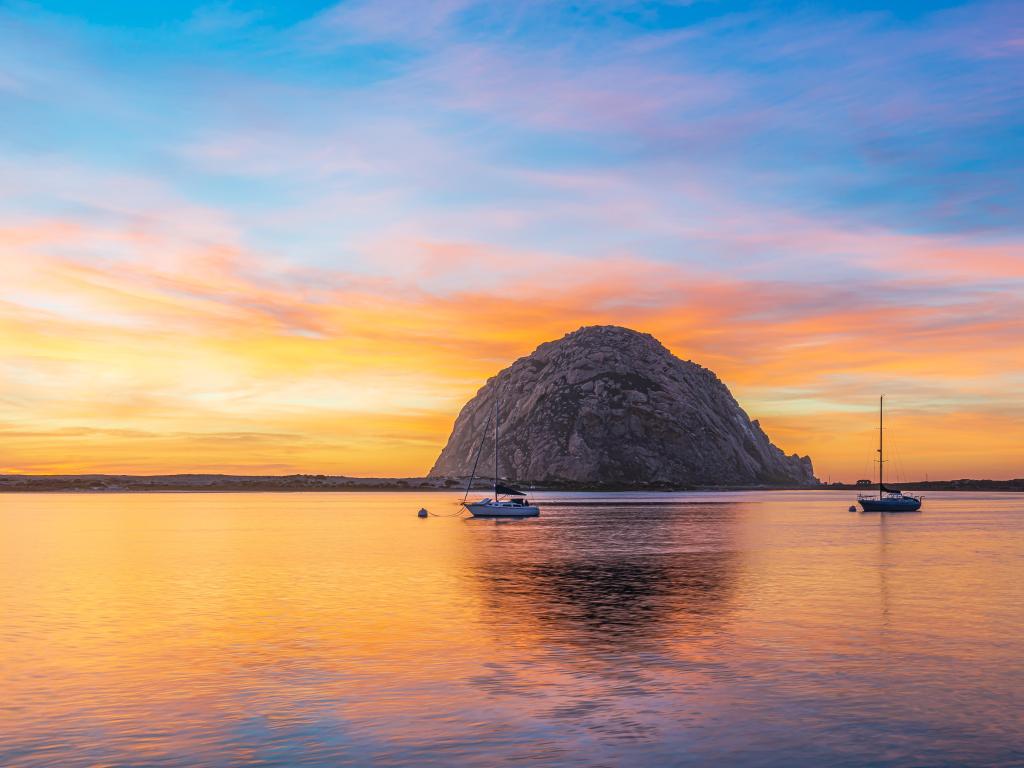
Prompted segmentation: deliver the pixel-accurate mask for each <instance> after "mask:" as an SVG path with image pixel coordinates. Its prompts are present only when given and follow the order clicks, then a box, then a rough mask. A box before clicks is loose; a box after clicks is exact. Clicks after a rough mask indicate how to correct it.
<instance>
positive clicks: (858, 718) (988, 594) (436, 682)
mask: <svg viewBox="0 0 1024 768" xmlns="http://www.w3.org/2000/svg"><path fill="white" fill-rule="evenodd" d="M850 495H851V494H843V493H834V492H776V493H742V494H740V493H737V494H652V495H636V494H633V495H592V494H541V495H539V496H538V497H537V498H538V500H540V501H541V502H542V504H543V502H545V500H546V501H547V502H548V503H547V504H543V512H542V516H541V517H540V518H539V519H536V520H529V521H516V522H493V521H485V520H468V521H466V520H459V519H439V518H434V517H432V518H429V519H426V520H421V519H419V518H417V517H416V510H417V509H418V508H419V507H420V506H426V507H428V508H429V509H431V510H432V511H435V512H439V513H449V512H451V511H453V510H454V509H455V507H454V506H453V500H454V498H455V497H454V496H448V495H446V494H430V493H424V494H417V493H366V494H354V493H353V494H192V495H188V494H159V495H60V494H54V495H25V496H10V495H9V496H4V497H0V616H2V619H0V621H2V624H0V765H5V766H85V765H140V766H141V765H145V766H165V765H175V766H178V765H180V766H195V765H203V766H229V765H240V764H252V765H282V766H286V765H323V766H329V765H331V766H333V765H369V764H374V765H410V766H423V765H445V766H447V765H479V766H491V765H500V764H514V763H518V764H522V763H529V762H533V763H537V764H543V765H651V766H662V765H690V764H694V765H699V764H708V763H719V764H726V763H729V764H749V765H780V766H792V765H815V766H817V765H825V764H828V765H863V764H873V765H960V764H982V763H984V764H991V763H1003V764H1008V763H1017V764H1020V763H1022V762H1024V725H1022V723H1021V718H1020V712H1021V711H1024V695H1022V691H1024V665H1022V661H1021V660H1022V658H1024V588H1022V586H1021V585H1022V582H1024V496H1021V495H1017V496H1015V495H1010V494H1005V495H1002V494H942V493H936V494H930V495H928V497H927V498H926V500H925V507H924V512H923V513H921V514H903V515H888V516H879V515H864V514H858V513H849V512H847V511H846V507H847V506H848V505H849V503H850ZM595 501H599V502H601V503H599V504H594V503H593V502H595Z"/></svg>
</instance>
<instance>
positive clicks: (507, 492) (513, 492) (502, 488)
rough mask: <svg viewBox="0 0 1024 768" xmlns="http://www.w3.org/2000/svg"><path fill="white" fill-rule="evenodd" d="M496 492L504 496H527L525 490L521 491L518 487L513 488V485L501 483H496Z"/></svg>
mask: <svg viewBox="0 0 1024 768" xmlns="http://www.w3.org/2000/svg"><path fill="white" fill-rule="evenodd" d="M494 492H495V493H498V494H501V495H502V496H525V495H526V493H524V492H523V491H520V490H519V489H518V488H513V487H511V486H508V485H501V484H500V483H495V485H494Z"/></svg>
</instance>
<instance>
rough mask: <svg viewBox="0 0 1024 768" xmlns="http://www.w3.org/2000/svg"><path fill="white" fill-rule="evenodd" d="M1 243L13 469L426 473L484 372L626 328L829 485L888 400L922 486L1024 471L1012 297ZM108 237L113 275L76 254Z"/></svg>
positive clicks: (458, 250)
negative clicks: (352, 269)
mask: <svg viewBox="0 0 1024 768" xmlns="http://www.w3.org/2000/svg"><path fill="white" fill-rule="evenodd" d="M0 237H2V238H3V239H2V240H0V249H2V250H0V253H2V254H3V257H4V259H5V262H6V261H7V260H10V262H11V263H12V264H16V265H17V267H16V268H15V269H13V270H12V274H11V277H10V278H9V280H8V282H7V284H6V286H5V287H4V289H3V292H2V294H0V351H2V353H3V362H2V363H0V368H2V374H3V376H2V379H0V435H2V436H3V440H2V444H3V453H2V454H0V470H2V471H9V472H10V471H32V472H44V471H45V472H53V471H61V472H78V471H125V472H168V471H214V470H222V471H232V472H251V473H260V472H295V471H308V472H330V473H347V474H359V475H405V476H409V475H418V474H422V473H423V472H425V471H426V470H427V469H428V468H429V466H430V464H431V463H432V461H433V459H434V457H435V455H436V453H437V451H438V450H439V449H440V447H441V445H442V444H443V442H444V440H445V439H446V437H447V434H448V431H449V430H450V427H451V423H452V422H453V420H454V417H455V415H456V414H457V412H458V409H459V408H460V406H461V404H462V403H463V402H464V401H465V400H466V399H468V398H469V397H470V396H471V395H472V394H473V393H474V392H475V391H476V389H477V388H478V387H479V386H481V385H482V383H483V382H484V381H485V380H486V378H487V377H488V376H490V375H492V374H493V373H495V372H496V371H497V370H499V369H500V368H501V367H504V366H505V365H507V364H508V363H509V362H510V361H511V360H513V359H514V358H515V357H517V356H520V355H523V354H527V353H529V352H530V351H531V350H532V349H533V348H534V347H535V346H536V345H537V344H538V343H540V342H542V341H545V340H548V339H552V338H556V337H558V336H560V335H562V334H563V333H565V332H567V331H569V330H573V329H575V328H576V327H579V326H580V325H585V324H590V323H618V324H623V325H628V326H631V327H635V328H638V329H641V330H645V331H649V332H651V333H653V334H654V335H655V336H657V337H658V338H660V339H662V340H663V341H664V342H665V343H666V344H667V345H668V346H669V347H670V348H671V349H672V350H673V351H674V352H676V353H677V354H679V355H680V356H682V357H686V358H691V359H694V360H695V361H697V362H699V363H701V364H704V365H706V366H708V367H710V368H712V369H713V370H714V371H716V372H717V373H718V374H719V375H720V376H721V378H722V379H723V380H724V381H725V382H726V383H727V384H728V385H729V386H730V387H731V388H732V389H733V392H734V393H735V394H736V395H737V398H738V399H739V400H740V402H741V404H742V405H744V407H745V408H746V409H747V411H748V412H749V413H750V415H751V416H752V417H753V418H760V419H761V420H762V423H763V424H764V426H765V428H766V430H767V431H768V433H769V435H771V436H772V437H773V438H774V439H775V440H776V442H777V443H778V444H779V445H780V446H781V447H783V448H784V449H785V450H787V451H796V452H799V453H809V454H810V455H811V456H812V457H814V458H815V460H816V467H817V470H818V473H819V475H826V474H831V475H832V476H833V477H844V478H846V479H852V478H853V476H854V475H860V474H862V473H863V472H862V467H861V465H862V463H863V456H864V454H865V449H864V445H861V443H864V440H862V439H861V438H862V437H864V436H865V435H869V434H870V430H871V425H872V424H873V417H872V415H871V412H872V408H873V403H874V402H875V400H874V398H875V397H876V396H877V394H878V393H879V392H880V391H882V390H883V389H885V390H887V391H889V392H890V394H892V395H893V396H894V408H903V409H905V410H906V413H907V416H906V423H905V427H906V429H905V431H906V433H907V436H908V440H909V438H910V436H911V435H912V436H913V440H912V442H909V445H910V450H908V451H907V453H908V454H909V455H910V456H912V458H909V457H908V462H909V466H910V467H911V468H912V469H913V470H914V471H916V472H918V473H919V474H920V473H923V472H925V471H927V472H930V474H931V476H933V477H937V476H944V475H945V476H949V475H957V476H968V475H975V476H977V475H986V476H993V477H1007V476H1019V475H1020V474H1022V472H1021V471H1020V468H1019V467H1015V466H1014V462H1015V461H1016V460H1015V459H1014V458H1013V457H1014V456H1017V455H1019V454H1020V450H1019V448H1020V446H1024V423H1022V418H1021V414H1020V412H1019V410H1017V411H1013V410H1012V409H1011V408H1010V407H1009V406H1010V404H1012V403H1015V402H1017V391H1018V390H1019V386H1020V383H1021V371H1020V370H1019V364H1017V368H1016V369H1015V368H1014V363H1013V362H1012V361H1019V360H1024V325H1022V320H1021V319H1020V318H1021V317H1024V313H1022V309H1024V307H1022V306H1021V304H1022V301H1021V297H1020V295H1019V294H1018V293H1015V292H1014V291H1013V290H1011V289H1009V288H1007V289H1005V290H1002V291H995V290H992V289H986V290H984V291H982V290H973V289H971V288H970V287H969V286H967V287H957V288H956V289H955V290H954V289H950V288H949V287H948V286H947V285H946V284H944V283H941V282H940V283H936V282H935V281H931V282H927V281H922V282H916V283H915V282H906V281H904V282H902V283H893V282H890V283H888V284H885V283H880V284H878V285H856V286H836V285H825V286H822V285H808V284H803V283H796V282H784V281H781V280H780V281H777V282H767V281H749V280H748V281H744V280H741V279H734V280H727V279H722V278H720V277H710V276H708V275H706V274H703V273H700V272H698V271H695V270H692V269H690V270H687V269H682V268H680V267H677V266H674V265H670V264H665V263H659V262H653V261H648V260H643V259H637V258H631V257H626V256H623V257H617V258H608V259H604V260H595V261H590V262H586V261H584V260H582V259H579V258H570V257H559V256H554V255H552V256H551V257H550V258H549V257H546V256H545V255H544V254H524V255H523V257H522V258H521V259H518V260H517V258H516V254H515V253H512V252H508V251H503V252H500V253H498V254H497V255H494V254H493V253H491V252H490V251H489V250H488V249H487V248H486V247H485V246H479V245H477V246H472V245H459V246H451V245H448V244H444V243H440V244H425V247H426V250H427V254H428V259H429V260H430V262H429V263H430V264H432V265H433V266H434V267H437V268H438V269H439V270H440V273H441V275H442V276H444V275H445V274H448V273H447V272H446V271H445V270H449V271H450V272H451V273H453V274H454V273H457V272H458V270H459V268H460V267H461V266H463V265H464V263H465V260H466V259H467V258H471V259H473V260H476V261H479V262H481V263H483V264H485V265H486V264H487V263H488V261H489V260H491V261H499V262H500V263H501V265H502V275H501V280H500V281H499V282H500V284H499V285H495V284H493V283H491V284H484V283H482V282H481V283H480V284H478V285H475V286H474V288H473V289H472V290H467V289H465V288H462V289H457V288H455V287H454V286H455V285H457V284H456V283H454V280H453V281H452V286H453V287H448V286H447V285H445V284H444V283H446V280H441V281H440V282H441V283H442V285H440V286H437V287H433V288H432V289H431V290H429V291H428V290H426V289H425V288H423V287H422V281H421V280H420V278H419V277H418V276H417V275H415V274H414V275H413V276H412V277H409V278H402V277H399V276H393V277H372V276H359V277H357V276H355V275H353V274H349V273H344V272H337V271H334V272H332V271H329V270H321V271H318V272H313V271H309V270H305V271H300V270H296V269H291V268H288V267H287V266H285V265H281V264H279V263H275V262H274V261H272V260H270V259H267V258H264V257H260V256H258V255H255V254H251V253H249V252H246V251H244V250H242V249H239V248H236V247H224V246H216V245H209V244H202V243H200V244H194V243H188V242H186V241H178V240H175V239H173V238H170V239H169V236H167V235H166V234H164V235H154V234H153V233H152V232H140V233H134V234H132V233H130V234H128V235H124V234H122V233H117V232H114V233H110V232H105V231H102V230H90V229H89V228H86V227H83V226H81V225H77V224H72V223H66V222H48V223H43V224H40V225H38V226H35V227H28V228H21V229H18V230H5V231H3V233H2V234H0ZM114 241H118V242H120V244H121V245H122V246H125V247H127V251H125V252H124V253H122V254H120V255H119V256H118V257H117V258H109V259H107V260H104V261H100V262H98V261H97V260H96V259H95V258H85V257H76V256H75V255H73V254H74V252H75V249H78V250H79V251H81V252H88V253H92V252H94V251H95V249H96V248H97V247H99V246H102V245H103V244H108V243H111V242H114ZM69 253H70V254H72V255H69ZM168 254H170V256H169V255H168ZM982 255H983V256H984V253H983V254H982ZM157 256H159V258H158V257H157ZM517 270H518V271H517ZM1001 406H1005V407H1004V408H1003V410H1002V411H1001V410H1000V408H1001ZM994 435H995V436H996V437H993V436H994ZM868 443H870V441H868ZM868 443H865V445H867V444H868ZM1015 446H1016V450H1015V449H1014V447H1015ZM866 450H867V451H868V455H870V448H868V449H866Z"/></svg>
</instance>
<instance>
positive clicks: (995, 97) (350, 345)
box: [0, 0, 1024, 482]
mask: <svg viewBox="0 0 1024 768" xmlns="http://www.w3.org/2000/svg"><path fill="white" fill-rule="evenodd" d="M156 5H158V6H159V8H136V7H134V6H132V5H128V4H125V5H123V6H121V5H119V4H116V3H115V4H107V5H105V6H104V10H102V11H100V10H97V9H95V8H93V7H92V6H91V5H89V4H87V3H78V2H73V1H72V0H63V1H62V2H58V3H40V4H21V3H16V4H12V5H8V6H5V7H4V8H3V9H0V104H2V105H3V114H4V116H5V119H4V121H3V124H2V125H0V264H2V267H3V280H2V282H0V446H2V447H0V473H94V472H106V473H138V474H161V473H176V472H227V473H237V474H288V473H296V472H308V473H325V474H346V475H354V476H398V477H408V476H420V475H423V474H425V473H426V472H427V471H428V470H429V469H430V466H431V464H432V463H433V461H434V459H435V458H436V456H437V454H438V453H439V451H440V450H441V448H442V446H443V445H444V442H445V440H446V439H447V437H448V434H449V432H450V431H451V428H452V424H453V422H454V420H455V417H456V415H457V414H458V412H459V409H460V408H461V407H462V405H463V404H464V403H465V402H466V401H467V400H468V399H469V398H470V397H472V395H473V394H474V393H475V392H476V391H477V390H478V389H479V388H480V387H481V386H482V385H483V384H484V382H485V381H486V380H487V378H488V377H490V376H492V375H494V374H495V373H496V372H497V371H499V370H500V369H502V368H504V367H506V366H507V365H509V364H510V363H511V362H512V361H514V360H515V359H516V358H517V357H520V356H522V355H526V354H529V353H530V352H531V351H533V349H534V348H535V347H536V346H537V345H538V344H540V343H543V342H545V341H549V340H552V339H557V338H559V337H561V336H563V335H564V334H566V333H568V332H570V331H573V330H575V329H577V328H579V327H581V326H584V325H592V324H616V325H623V326H627V327H630V328H633V329H636V330H638V331H642V332H646V333H650V334H652V335H654V336H655V337H656V338H658V339H659V340H660V341H661V342H663V343H664V344H665V345H666V346H667V347H668V348H669V349H670V350H671V351H672V352H674V353H675V354H677V355H678V356H680V357H682V358H684V359H691V360H693V361H695V362H697V363H700V364H701V365H704V366H706V367H707V368H710V369H711V370H713V371H714V372H715V373H716V374H717V375H718V376H719V377H720V378H721V379H722V380H723V381H724V382H725V384H726V385H728V386H729V388H730V390H731V391H732V393H733V395H734V396H735V397H736V399H737V400H738V401H739V403H740V405H741V406H742V407H743V408H744V410H745V411H746V412H747V413H748V414H749V415H750V417H751V418H752V419H759V420H760V423H761V425H762V426H763V427H764V429H765V431H766V432H767V434H768V435H769V437H770V438H771V439H772V441H773V442H774V443H775V444H776V445H778V446H779V447H781V448H782V449H783V450H784V451H786V452H787V453H798V454H800V455H805V454H806V455H810V456H811V458H812V459H813V461H814V469H815V474H816V475H817V476H818V477H820V478H821V479H822V480H826V479H828V478H831V479H832V480H844V481H847V482H852V481H854V480H856V479H858V478H860V477H871V476H873V474H874V473H875V471H876V470H875V469H874V468H873V466H872V464H871V462H872V459H873V449H874V444H875V442H876V441H877V431H876V426H877V425H876V418H877V406H878V396H879V395H880V394H882V393H883V392H884V393H886V395H887V396H888V398H889V399H888V402H889V409H890V410H889V416H890V421H889V422H888V423H887V428H889V430H891V431H889V432H888V434H889V438H890V439H891V441H892V442H891V449H892V451H893V453H892V454H890V455H891V456H892V461H893V464H891V465H890V469H889V472H891V473H893V476H894V477H895V478H896V479H902V480H917V479H921V480H923V479H924V478H925V476H926V475H927V476H928V477H929V478H930V479H932V480H936V479H954V478H960V477H977V478H992V479H1006V478H1015V477H1022V476H1024V398H1022V395H1021V392H1022V390H1024V218H1022V217H1021V213H1020V212H1021V210H1024V187H1022V182H1021V179H1022V178H1024V152H1022V151H1021V144H1020V126H1021V124H1022V120H1024V98H1022V97H1024V92H1022V88H1024V85H1022V84H1024V66H1022V64H1024V43H1022V41H1024V13H1021V11H1020V9H1019V7H1015V6H1014V4H1012V3H1000V2H992V3H987V2H981V3H969V4H949V3H936V4H928V5H929V8H928V9H927V10H925V11H921V10H920V9H919V4H910V3H903V4H900V3H897V4H895V5H894V6H893V7H889V6H886V5H882V4H878V5H875V6H871V7H867V4H857V5H856V6H855V7H852V8H851V7H850V6H849V5H847V6H843V5H841V4H830V3H824V4H820V5H813V6H801V7H800V8H799V9H793V8H790V7H788V6H787V7H786V8H785V11H784V12H783V11H782V10H780V8H781V7H780V6H776V5H770V4H760V3H753V4H749V5H747V4H744V7H742V8H740V7H739V6H737V5H735V4H728V5H729V7H728V8H726V7H721V5H720V4H715V3H700V2H698V3H693V4H680V3H673V2H665V3H620V2H599V3H595V4H593V5H592V6H589V10H581V8H580V7H579V6H578V5H577V4H573V3H562V2H554V3H534V2H522V3H512V4H506V3H489V2H475V1H474V0H445V1H444V2H437V3H416V2H394V1H392V2H378V1H376V0H368V1H364V2H343V3H340V4H336V5H335V4H332V3H326V2H306V1H303V2H297V3H291V4H288V6H287V10H280V9H279V10H269V9H267V8H264V7H260V6H257V5H255V4H250V3H246V2H234V3H232V2H222V3H213V4H205V5H203V4H195V3H186V2H172V3H166V4H164V3H161V4H156Z"/></svg>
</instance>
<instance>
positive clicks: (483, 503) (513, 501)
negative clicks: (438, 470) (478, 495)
mask: <svg viewBox="0 0 1024 768" xmlns="http://www.w3.org/2000/svg"><path fill="white" fill-rule="evenodd" d="M483 447H484V443H483V438H481V439H480V448H479V449H477V454H476V461H474V462H473V471H472V473H471V474H470V476H469V485H467V486H466V495H465V496H463V498H462V506H464V507H465V508H466V509H468V510H469V513H470V514H471V515H473V517H511V518H518V517H537V516H538V515H540V507H538V506H536V505H535V504H530V502H529V501H528V500H527V498H526V494H525V493H523V492H522V491H520V490H519V489H518V488H513V487H511V486H508V485H502V484H501V483H499V482H498V397H497V393H495V397H494V498H489V499H487V498H485V499H480V500H479V501H471V502H467V501H466V499H467V498H469V491H470V489H471V488H472V487H473V480H474V479H475V478H476V466H477V463H478V462H479V461H480V451H482V450H483Z"/></svg>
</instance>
